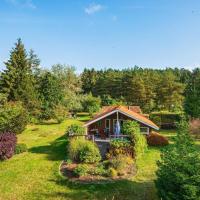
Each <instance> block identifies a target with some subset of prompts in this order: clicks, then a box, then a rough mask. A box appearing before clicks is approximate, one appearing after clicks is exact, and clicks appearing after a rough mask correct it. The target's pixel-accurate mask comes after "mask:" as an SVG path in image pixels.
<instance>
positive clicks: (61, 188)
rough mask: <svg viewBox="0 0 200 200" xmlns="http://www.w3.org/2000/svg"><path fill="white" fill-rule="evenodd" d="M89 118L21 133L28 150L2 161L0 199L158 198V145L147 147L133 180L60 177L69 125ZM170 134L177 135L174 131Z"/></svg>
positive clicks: (21, 139)
mask: <svg viewBox="0 0 200 200" xmlns="http://www.w3.org/2000/svg"><path fill="white" fill-rule="evenodd" d="M87 119H88V116H86V115H84V114H83V115H81V116H79V117H78V118H77V119H76V120H74V119H68V120H66V121H64V122H63V123H61V124H45V125H29V126H28V127H27V129H26V130H25V131H24V132H23V133H22V134H20V135H19V136H18V141H19V142H20V143H26V144H27V146H28V148H29V151H28V152H27V153H23V154H20V155H15V156H14V157H13V158H12V159H10V160H7V161H4V162H0V200H21V199H23V200H29V199H31V200H33V199H37V200H43V199H58V200H62V199H72V200H84V199H92V200H95V199H96V200H101V199H102V200H111V199H112V200H122V199H123V200H129V199H130V200H156V199H158V198H157V195H156V188H155V185H154V180H155V178H156V175H155V171H156V169H157V167H156V161H157V160H158V159H159V158H160V149H159V148H149V149H148V151H147V152H146V153H145V154H144V156H143V157H142V158H141V159H140V160H139V161H138V173H137V175H136V176H135V177H133V179H132V180H122V181H117V182H113V183H105V184H85V185H83V184H82V185H81V184H77V183H70V182H69V181H68V180H67V179H66V178H63V177H62V176H60V174H59V171H58V169H59V165H60V163H61V161H62V160H63V159H65V158H66V146H67V141H66V138H65V136H64V132H65V130H66V127H67V126H69V125H70V124H72V123H83V121H85V120H87ZM165 135H168V133H167V132H165ZM169 136H170V137H174V132H171V133H170V134H169Z"/></svg>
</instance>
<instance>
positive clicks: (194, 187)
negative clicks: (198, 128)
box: [155, 121, 200, 200]
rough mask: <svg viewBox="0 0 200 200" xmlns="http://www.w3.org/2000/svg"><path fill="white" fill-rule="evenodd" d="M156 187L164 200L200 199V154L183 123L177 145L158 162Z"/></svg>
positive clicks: (185, 124)
mask: <svg viewBox="0 0 200 200" xmlns="http://www.w3.org/2000/svg"><path fill="white" fill-rule="evenodd" d="M158 167H159V169H158V171H157V177H158V178H157V180H156V181H155V182H156V186H157V189H158V194H159V197H160V198H162V199H163V200H198V199H200V154H199V152H198V150H197V149H196V147H195V144H194V142H193V140H192V139H191V137H190V135H189V133H188V123H187V122H186V121H181V122H180V124H179V130H178V134H177V138H176V141H175V144H174V145H172V146H171V148H168V149H166V150H164V152H163V153H162V154H161V161H159V162H158Z"/></svg>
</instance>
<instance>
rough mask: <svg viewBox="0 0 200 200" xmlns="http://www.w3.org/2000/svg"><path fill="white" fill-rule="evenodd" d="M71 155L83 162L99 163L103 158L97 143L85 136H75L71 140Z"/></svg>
mask: <svg viewBox="0 0 200 200" xmlns="http://www.w3.org/2000/svg"><path fill="white" fill-rule="evenodd" d="M69 157H70V159H72V160H74V161H78V162H83V163H97V162H99V161H100V160H101V155H100V152H99V149H98V147H97V145H96V144H95V143H93V142H91V141H88V140H85V139H84V138H74V139H72V140H71V141H70V143H69Z"/></svg>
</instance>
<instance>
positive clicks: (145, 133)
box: [140, 126, 149, 135]
mask: <svg viewBox="0 0 200 200" xmlns="http://www.w3.org/2000/svg"><path fill="white" fill-rule="evenodd" d="M141 128H146V129H147V132H141V134H143V135H149V127H146V126H141V127H140V129H141Z"/></svg>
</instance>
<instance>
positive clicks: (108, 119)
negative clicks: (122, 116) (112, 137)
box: [105, 119, 110, 131]
mask: <svg viewBox="0 0 200 200" xmlns="http://www.w3.org/2000/svg"><path fill="white" fill-rule="evenodd" d="M107 121H109V128H108V127H107ZM105 129H106V130H108V131H110V119H106V120H105Z"/></svg>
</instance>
